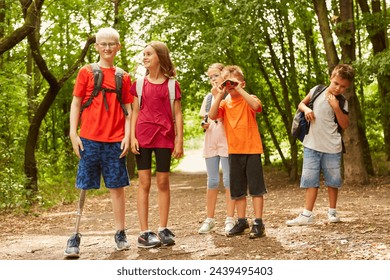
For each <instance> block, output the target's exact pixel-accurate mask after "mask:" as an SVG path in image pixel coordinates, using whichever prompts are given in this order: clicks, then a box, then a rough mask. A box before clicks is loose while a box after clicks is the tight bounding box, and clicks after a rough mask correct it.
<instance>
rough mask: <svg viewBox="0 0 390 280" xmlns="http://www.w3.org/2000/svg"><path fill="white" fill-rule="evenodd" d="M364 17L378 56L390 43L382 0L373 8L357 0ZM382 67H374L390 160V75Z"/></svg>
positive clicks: (373, 48)
mask: <svg viewBox="0 0 390 280" xmlns="http://www.w3.org/2000/svg"><path fill="white" fill-rule="evenodd" d="M357 2H358V3H359V6H360V9H361V10H362V13H363V17H364V18H365V21H364V22H365V23H366V29H367V32H368V34H369V39H370V42H371V44H372V51H373V54H374V56H378V57H379V55H380V54H381V53H383V52H385V51H386V50H388V48H389V43H388V37H387V34H386V26H387V24H386V21H387V19H386V18H385V16H384V15H385V13H384V12H382V8H381V1H380V0H371V9H370V7H369V5H368V1H367V0H357ZM383 10H386V1H383ZM380 68H382V67H373V70H374V71H375V72H376V74H377V79H378V90H379V93H380V96H379V98H380V100H381V102H380V104H381V107H380V116H381V121H382V126H383V132H384V136H385V137H384V139H385V143H384V144H385V151H386V155H387V160H388V161H390V109H389V106H388V104H389V103H390V75H389V74H388V72H386V71H379V69H380Z"/></svg>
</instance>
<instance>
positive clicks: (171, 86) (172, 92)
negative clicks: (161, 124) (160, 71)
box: [168, 78, 176, 121]
mask: <svg viewBox="0 0 390 280" xmlns="http://www.w3.org/2000/svg"><path fill="white" fill-rule="evenodd" d="M175 86H176V80H175V79H173V78H170V79H169V80H168V91H169V102H170V103H171V110H172V118H173V121H175V106H174V103H175V97H176V92H175Z"/></svg>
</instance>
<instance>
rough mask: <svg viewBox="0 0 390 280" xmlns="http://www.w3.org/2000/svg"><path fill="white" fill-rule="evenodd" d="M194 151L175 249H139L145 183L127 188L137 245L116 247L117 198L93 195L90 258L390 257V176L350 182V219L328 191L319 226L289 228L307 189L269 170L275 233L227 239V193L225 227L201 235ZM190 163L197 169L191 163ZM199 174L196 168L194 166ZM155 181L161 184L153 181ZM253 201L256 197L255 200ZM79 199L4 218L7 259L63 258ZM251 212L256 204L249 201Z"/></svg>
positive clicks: (176, 182) (174, 181)
mask: <svg viewBox="0 0 390 280" xmlns="http://www.w3.org/2000/svg"><path fill="white" fill-rule="evenodd" d="M192 156H193V157H191V154H188V155H187V158H186V160H187V161H185V166H187V167H186V168H183V166H179V168H180V169H181V171H180V172H175V173H173V174H172V176H171V201H172V202H171V211H170V222H169V224H170V228H171V229H172V230H173V232H175V234H176V235H177V238H176V245H175V246H172V247H169V248H159V249H150V250H145V249H138V248H137V247H136V240H137V235H138V232H139V227H138V220H137V213H136V206H135V205H136V200H135V197H136V188H137V181H134V182H133V186H132V187H131V188H129V189H127V192H126V196H127V205H126V207H127V215H126V222H127V235H128V239H129V241H130V243H131V249H130V250H128V251H125V252H116V251H115V249H114V239H113V234H114V231H113V223H112V214H111V203H110V199H109V196H108V195H107V194H106V195H101V196H98V197H88V196H87V200H86V204H85V208H84V213H83V216H82V219H81V228H80V230H81V233H82V241H81V256H80V259H82V260H120V259H122V260H123V259H132V260H146V259H153V260H211V259H216V260H225V259H229V260H235V259H252V260H257V259H262V260H290V259H291V260H304V259H311V260H329V259H344V260H390V231H389V224H390V223H389V213H390V211H389V210H390V203H389V202H390V177H389V176H388V177H382V178H372V179H371V184H370V185H368V186H351V185H345V186H344V187H343V189H342V191H341V193H340V199H339V209H338V210H339V213H340V215H341V216H342V222H341V223H338V224H329V223H327V221H326V210H327V193H326V189H325V188H321V189H320V192H319V196H318V199H317V203H316V207H315V213H316V214H317V216H316V218H317V219H316V223H315V225H313V226H308V227H298V228H295V227H292V228H290V227H287V226H285V220H286V219H290V218H292V217H294V216H296V215H297V214H298V213H299V211H300V210H301V207H302V205H303V192H302V191H301V190H299V188H298V186H297V185H296V184H288V183H287V182H288V181H287V176H286V174H285V173H283V172H280V171H275V170H273V169H268V168H267V169H266V171H265V176H266V182H267V185H268V191H269V193H268V194H267V195H266V198H265V199H266V200H265V201H266V204H265V212H264V222H265V224H266V234H267V236H266V237H264V238H261V239H257V240H249V239H248V237H247V236H240V237H233V238H227V237H225V236H224V235H223V233H222V228H223V221H224V215H225V214H224V199H223V194H222V193H221V194H220V195H219V198H218V205H217V211H216V221H217V230H216V232H214V233H211V234H206V235H199V234H198V233H197V230H198V228H199V226H200V224H201V222H202V221H203V219H204V218H205V182H206V175H205V171H204V168H203V167H202V160H200V161H199V155H198V154H193V155H192ZM188 166H192V169H191V168H188ZM191 170H192V171H193V172H189V171H191ZM153 184H154V182H153ZM248 202H250V200H248ZM76 207H77V203H74V204H72V205H61V206H58V207H56V208H54V209H51V210H50V211H47V212H42V213H37V214H36V215H29V216H15V215H2V216H1V217H0V228H1V229H2V230H1V232H0V242H1V244H2V245H1V247H0V260H62V259H64V257H63V251H64V248H65V245H66V241H67V239H68V237H69V235H70V234H71V233H72V231H73V227H74V221H75V210H76ZM157 215H158V212H157V207H156V187H155V186H153V187H152V193H151V201H150V227H151V229H153V230H156V229H157V226H158V220H157V219H158V217H157ZM248 217H249V218H251V217H252V209H251V206H250V203H249V204H248Z"/></svg>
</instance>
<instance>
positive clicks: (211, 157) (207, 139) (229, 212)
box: [198, 63, 235, 234]
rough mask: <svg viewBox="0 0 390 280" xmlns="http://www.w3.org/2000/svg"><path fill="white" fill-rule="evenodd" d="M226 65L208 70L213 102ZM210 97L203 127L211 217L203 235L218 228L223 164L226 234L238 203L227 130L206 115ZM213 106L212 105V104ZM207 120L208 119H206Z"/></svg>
mask: <svg viewBox="0 0 390 280" xmlns="http://www.w3.org/2000/svg"><path fill="white" fill-rule="evenodd" d="M223 67H224V65H223V64H221V63H214V64H212V65H210V67H209V69H208V70H207V75H208V76H209V79H210V83H211V85H212V89H211V95H212V99H211V103H212V102H213V101H214V97H215V96H216V94H217V93H218V86H219V85H220V84H221V82H222V78H221V71H222V69H223ZM208 98H209V95H206V97H205V99H204V100H203V103H202V107H201V109H200V112H199V115H200V116H201V117H202V118H203V119H204V121H203V122H202V127H203V129H204V131H205V136H204V145H203V156H204V158H205V161H206V169H207V195H206V200H207V218H206V220H204V222H203V224H202V226H201V227H200V229H199V230H198V232H199V233H200V234H202V233H209V232H210V231H212V230H214V228H215V220H214V214H215V206H216V203H217V196H218V187H219V163H221V166H222V173H223V184H224V187H225V190H226V191H225V194H226V216H227V217H226V220H225V232H229V231H230V230H231V229H232V228H233V226H234V223H235V221H234V218H233V216H234V201H233V200H232V199H231V198H230V179H229V159H228V145H227V140H226V134H225V128H224V125H223V119H221V118H220V119H215V120H212V119H210V118H207V117H206V115H207V114H208V112H206V111H207V110H210V108H206V107H208V106H207V105H206V104H207V102H208ZM210 105H211V104H210ZM206 119H207V120H206Z"/></svg>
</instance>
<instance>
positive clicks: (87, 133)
mask: <svg viewBox="0 0 390 280" xmlns="http://www.w3.org/2000/svg"><path fill="white" fill-rule="evenodd" d="M100 69H101V70H102V72H103V82H102V87H103V88H110V89H115V67H113V68H102V67H101V68H100ZM93 82H94V78H93V73H92V69H91V67H90V66H89V65H86V66H84V67H82V68H81V69H80V71H79V73H78V75H77V78H76V83H75V86H74V89H73V95H74V96H79V97H82V98H83V100H82V104H84V103H85V102H86V101H87V100H88V99H89V97H90V96H91V94H92V91H93ZM130 86H131V80H130V76H129V74H127V73H125V74H124V75H123V85H122V100H123V104H129V103H133V100H134V98H133V96H132V95H131V94H130ZM106 100H107V104H108V110H106V108H105V106H104V102H103V95H102V93H101V92H99V94H98V95H97V96H95V97H94V98H93V100H92V103H91V105H89V106H88V107H87V108H85V109H84V111H83V113H82V115H81V125H80V137H83V138H86V139H89V140H93V141H99V142H120V141H122V139H123V137H124V128H125V114H124V112H123V111H122V108H121V106H120V103H119V101H118V100H117V96H116V93H115V92H107V93H106ZM129 113H130V112H129Z"/></svg>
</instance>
